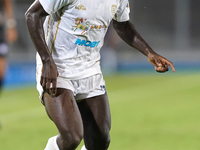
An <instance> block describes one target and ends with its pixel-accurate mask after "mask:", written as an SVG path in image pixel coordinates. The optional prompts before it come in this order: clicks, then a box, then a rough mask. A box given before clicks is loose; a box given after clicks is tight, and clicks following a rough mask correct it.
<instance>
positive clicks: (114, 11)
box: [111, 5, 117, 16]
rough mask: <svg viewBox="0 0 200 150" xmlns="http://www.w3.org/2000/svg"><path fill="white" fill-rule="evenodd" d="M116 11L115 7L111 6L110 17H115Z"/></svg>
mask: <svg viewBox="0 0 200 150" xmlns="http://www.w3.org/2000/svg"><path fill="white" fill-rule="evenodd" d="M116 10H117V5H112V6H111V13H112V16H114V15H115V13H116Z"/></svg>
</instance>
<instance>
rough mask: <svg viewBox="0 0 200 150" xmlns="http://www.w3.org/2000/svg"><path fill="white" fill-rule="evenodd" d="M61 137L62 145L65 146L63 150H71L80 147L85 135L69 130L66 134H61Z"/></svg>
mask: <svg viewBox="0 0 200 150" xmlns="http://www.w3.org/2000/svg"><path fill="white" fill-rule="evenodd" d="M61 138H62V139H61V143H62V144H61V145H62V147H63V150H71V149H76V147H78V145H79V144H80V142H81V140H82V138H83V135H80V134H75V133H69V132H68V133H65V134H64V135H61Z"/></svg>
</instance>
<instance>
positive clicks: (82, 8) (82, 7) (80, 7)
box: [75, 4, 86, 11]
mask: <svg viewBox="0 0 200 150" xmlns="http://www.w3.org/2000/svg"><path fill="white" fill-rule="evenodd" d="M75 9H78V10H84V11H86V8H85V6H83V5H82V4H80V5H78V6H75Z"/></svg>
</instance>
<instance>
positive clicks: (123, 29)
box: [113, 20, 175, 72]
mask: <svg viewBox="0 0 200 150" xmlns="http://www.w3.org/2000/svg"><path fill="white" fill-rule="evenodd" d="M113 27H114V29H115V30H116V32H117V34H118V35H119V36H120V37H121V38H122V39H123V40H124V41H125V42H126V43H127V44H128V45H130V46H131V47H133V48H135V49H137V50H139V51H140V52H141V53H143V54H144V55H145V56H147V57H148V60H149V61H150V62H151V63H152V64H153V65H154V66H155V70H156V71H157V72H166V71H168V66H170V67H171V68H172V71H173V72H175V68H174V66H173V64H172V62H170V61H169V60H167V59H166V58H164V57H162V56H160V55H158V54H157V53H156V52H154V51H153V50H152V48H151V47H150V46H149V45H148V44H147V43H146V42H145V40H144V39H143V38H142V37H141V36H140V35H139V33H138V32H137V31H136V29H135V27H134V25H133V24H132V23H131V22H130V21H125V22H117V21H115V20H113Z"/></svg>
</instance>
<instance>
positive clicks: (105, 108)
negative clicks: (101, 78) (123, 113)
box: [78, 94, 111, 138]
mask: <svg viewBox="0 0 200 150" xmlns="http://www.w3.org/2000/svg"><path fill="white" fill-rule="evenodd" d="M78 107H79V110H80V112H81V116H82V119H83V124H84V137H85V138H87V137H91V135H97V136H108V137H107V138H109V131H110V127H111V115H110V106H109V102H108V97H107V94H104V95H100V96H96V97H92V98H88V99H86V100H83V101H81V102H79V103H78Z"/></svg>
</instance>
